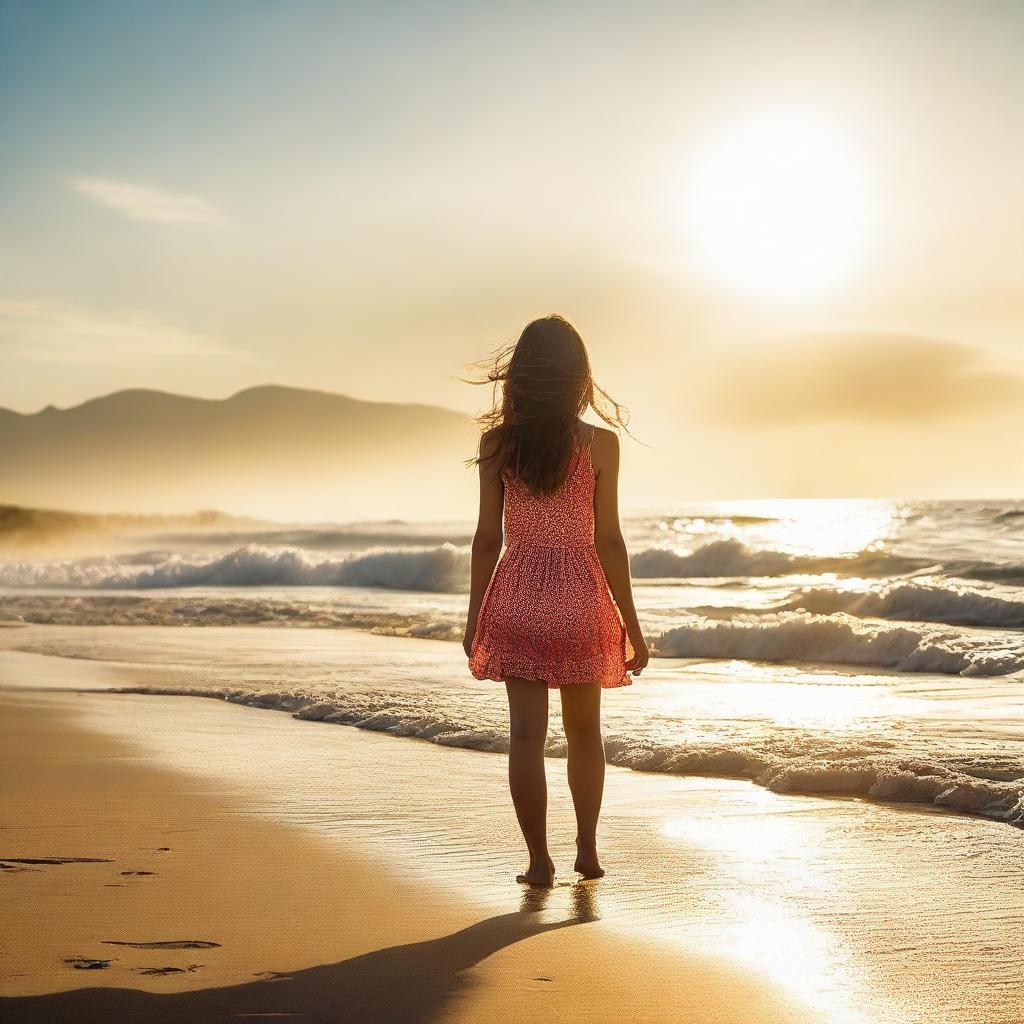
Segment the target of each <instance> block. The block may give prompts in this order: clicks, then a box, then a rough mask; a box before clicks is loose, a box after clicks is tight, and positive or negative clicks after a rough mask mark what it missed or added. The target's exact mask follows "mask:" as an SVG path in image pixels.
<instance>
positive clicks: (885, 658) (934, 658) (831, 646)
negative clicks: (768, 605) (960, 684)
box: [655, 612, 1024, 676]
mask: <svg viewBox="0 0 1024 1024" xmlns="http://www.w3.org/2000/svg"><path fill="white" fill-rule="evenodd" d="M655 654H656V656H657V657H661V658H733V659H737V660H743V661H794V662H814V663H822V664H836V665H860V666H873V667H876V668H887V669H895V670H897V671H899V672H936V673H940V674H943V675H961V676H998V675H1009V674H1010V673H1013V672H1019V671H1022V670H1024V637H1021V636H1019V635H1017V634H1009V633H1007V634H1002V635H995V636H993V635H992V634H966V633H953V632H950V631H948V630H942V629H940V628H938V627H933V628H929V627H926V626H925V627H911V626H897V625H890V624H888V623H879V624H872V623H865V622H862V621H859V620H857V619H855V618H852V617H849V616H846V615H841V614H840V615H834V616H824V615H809V614H804V613H801V612H783V613H782V614H779V615H773V616H771V617H744V618H735V619H729V620H720V619H696V620H695V621H693V622H691V623H687V624H686V625H682V626H677V627H676V628H675V629H670V630H668V631H667V632H665V633H663V634H662V635H661V637H660V638H659V639H658V640H657V641H656V642H655Z"/></svg>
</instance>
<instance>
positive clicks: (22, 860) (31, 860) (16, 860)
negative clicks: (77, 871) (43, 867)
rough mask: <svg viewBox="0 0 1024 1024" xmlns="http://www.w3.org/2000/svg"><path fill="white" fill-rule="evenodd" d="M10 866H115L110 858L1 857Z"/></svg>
mask: <svg viewBox="0 0 1024 1024" xmlns="http://www.w3.org/2000/svg"><path fill="white" fill-rule="evenodd" d="M0 860H5V861H7V862H8V863H9V864H113V863H114V862H113V861H112V860H111V859H110V857H0Z"/></svg>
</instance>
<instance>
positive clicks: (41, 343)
mask: <svg viewBox="0 0 1024 1024" xmlns="http://www.w3.org/2000/svg"><path fill="white" fill-rule="evenodd" d="M226 355H230V356H232V358H239V355H240V354H239V353H238V352H236V351H233V350H229V349H228V348H226V347H225V346H224V345H223V344H222V343H221V342H219V341H218V340H216V339H214V338H211V337H209V336H207V335H203V334H198V333H195V332H193V331H186V330H182V329H180V328H176V327H172V326H171V325H169V324H165V323H163V322H161V321H160V320H158V319H157V318H155V317H153V316H150V315H149V314H146V313H138V312H130V311H114V312H108V311H103V312H97V311H95V310H89V309H81V308H75V307H72V306H64V305H59V304H55V303H48V302H33V301H22V300H18V299H6V298H3V297H0V356H2V357H4V358H6V359H17V360H23V361H31V362H48V363H62V364H93V363H96V362H123V361H125V360H130V359H133V358H138V357H140V356H147V357H152V356H172V357H173V356H179V357H195V358H199V357H208V356H226Z"/></svg>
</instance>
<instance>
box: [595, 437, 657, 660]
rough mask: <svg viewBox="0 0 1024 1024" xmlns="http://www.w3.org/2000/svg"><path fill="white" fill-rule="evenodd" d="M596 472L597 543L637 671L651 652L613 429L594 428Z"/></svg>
mask: <svg viewBox="0 0 1024 1024" xmlns="http://www.w3.org/2000/svg"><path fill="white" fill-rule="evenodd" d="M591 450H592V452H593V460H594V473H595V475H596V478H597V483H596V486H595V488H594V545H595V546H596V548H597V554H598V557H599V558H600V559H601V566H602V567H603V568H604V574H605V578H606V579H607V580H608V588H609V590H611V592H612V597H613V598H615V603H616V604H617V605H618V606H619V611H620V612H621V613H622V620H623V622H624V623H625V626H626V634H627V636H628V637H629V642H630V643H631V644H632V645H633V651H634V656H633V657H632V658H631V659H630V661H629V662H628V663H627V666H626V667H627V668H630V669H632V670H633V671H634V672H635V673H636V674H637V675H639V673H640V672H641V671H642V670H643V669H644V668H645V667H646V666H647V661H648V659H649V657H650V653H649V651H648V649H647V641H646V640H645V639H644V635H643V632H642V630H641V629H640V622H639V620H638V619H637V615H636V607H635V605H634V604H633V583H632V580H631V579H630V575H629V552H628V551H627V550H626V542H625V540H623V537H622V527H621V525H620V523H619V437H618V435H617V434H614V433H612V432H611V431H610V430H595V431H594V441H593V444H592V446H591Z"/></svg>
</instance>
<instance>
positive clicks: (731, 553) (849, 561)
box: [630, 539, 928, 579]
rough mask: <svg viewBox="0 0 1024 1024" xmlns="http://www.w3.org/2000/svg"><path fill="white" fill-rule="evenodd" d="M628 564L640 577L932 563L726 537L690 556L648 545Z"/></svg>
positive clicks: (905, 567)
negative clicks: (788, 548)
mask: <svg viewBox="0 0 1024 1024" xmlns="http://www.w3.org/2000/svg"><path fill="white" fill-rule="evenodd" d="M630 565H631V569H632V573H633V575H634V576H635V577H637V578H638V579H650V578H677V579H688V578H710V577H723V576H787V575H791V574H794V573H824V572H828V573H837V574H840V575H845V576H894V575H898V574H900V573H907V572H914V571H916V570H920V569H922V568H925V567H927V565H928V562H927V561H926V560H924V559H919V558H908V557H905V556H901V555H893V554H887V553H885V552H882V551H861V552H860V553H858V554H856V555H849V556H830V557H819V556H817V555H797V554H790V553H789V552H785V551H773V550H768V549H752V548H749V547H747V546H746V545H745V544H743V543H741V542H740V541H738V540H734V539H727V540H716V541H711V542H710V543H708V544H705V545H704V546H703V547H699V548H697V549H696V550H695V551H693V552H691V553H690V554H686V555H681V554H679V553H678V552H676V551H673V550H671V549H670V548H648V549H646V550H644V551H641V552H639V553H638V554H636V555H634V556H633V558H632V559H631V562H630Z"/></svg>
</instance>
